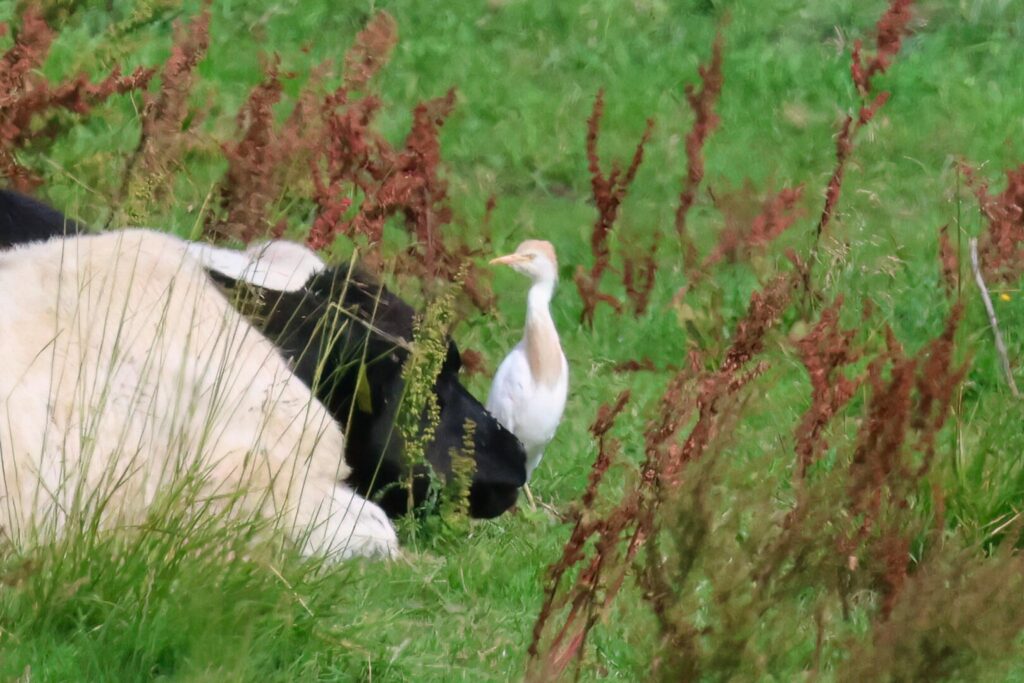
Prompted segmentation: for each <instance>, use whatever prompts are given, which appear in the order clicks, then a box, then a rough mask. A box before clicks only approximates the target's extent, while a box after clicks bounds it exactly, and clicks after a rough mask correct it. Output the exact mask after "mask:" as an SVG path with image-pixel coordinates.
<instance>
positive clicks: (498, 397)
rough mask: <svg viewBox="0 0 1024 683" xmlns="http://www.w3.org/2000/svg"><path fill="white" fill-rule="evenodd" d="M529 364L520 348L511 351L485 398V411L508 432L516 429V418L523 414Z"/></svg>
mask: <svg viewBox="0 0 1024 683" xmlns="http://www.w3.org/2000/svg"><path fill="white" fill-rule="evenodd" d="M530 381H531V380H530V364H529V361H527V359H526V352H525V350H524V349H523V348H522V346H521V345H520V346H516V347H515V348H514V349H512V351H511V352H509V354H508V355H507V356H505V360H503V361H501V365H499V366H498V372H497V373H496V374H495V375H494V382H492V383H491V392H490V394H488V396H487V410H488V412H490V413H491V414H492V415H494V417H496V418H497V419H498V422H500V423H501V424H503V425H504V426H505V428H506V429H508V430H509V431H510V432H512V433H515V432H516V428H517V427H518V424H517V421H518V420H517V418H518V416H519V415H521V414H522V412H523V405H524V403H525V401H527V400H528V394H529V387H530Z"/></svg>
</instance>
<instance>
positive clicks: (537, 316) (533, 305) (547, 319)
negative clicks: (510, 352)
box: [523, 280, 562, 387]
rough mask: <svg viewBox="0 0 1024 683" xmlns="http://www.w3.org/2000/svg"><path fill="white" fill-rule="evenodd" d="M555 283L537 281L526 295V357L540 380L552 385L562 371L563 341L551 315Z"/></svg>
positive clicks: (532, 370) (534, 377)
mask: <svg viewBox="0 0 1024 683" xmlns="http://www.w3.org/2000/svg"><path fill="white" fill-rule="evenodd" d="M554 291H555V283H554V282H551V281H545V280H542V281H539V282H535V283H534V284H533V286H532V287H530V292H529V294H528V295H527V297H526V331H525V334H524V335H523V337H524V341H525V342H526V357H527V360H528V361H529V363H530V374H532V375H533V379H534V381H535V382H537V383H538V384H542V385H545V386H549V387H553V386H555V384H556V383H557V382H558V380H559V378H560V377H561V375H562V345H561V343H560V342H559V340H558V331H557V330H556V329H555V323H554V321H553V320H552V319H551V310H550V308H549V304H550V303H551V296H552V294H554Z"/></svg>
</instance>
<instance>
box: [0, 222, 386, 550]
mask: <svg viewBox="0 0 1024 683" xmlns="http://www.w3.org/2000/svg"><path fill="white" fill-rule="evenodd" d="M0 357H2V358H3V362H2V363H0V530H2V533H3V535H4V536H5V537H6V538H8V539H11V540H13V541H14V542H16V543H19V544H26V543H27V544H31V543H33V542H34V541H37V540H45V539H48V538H54V537H59V536H61V535H62V534H64V533H65V532H66V531H67V530H68V527H69V526H70V525H75V526H76V527H80V526H81V525H83V524H84V525H86V526H85V528H93V527H92V525H93V524H97V525H99V526H100V527H101V528H117V527H135V526H137V525H138V524H139V523H141V522H143V521H144V520H145V519H146V517H147V515H148V514H149V513H150V511H151V510H152V508H153V506H154V505H157V504H160V503H162V502H166V498H167V497H168V496H170V495H174V494H172V493H171V492H174V491H179V492H180V491H186V492H188V493H187V495H186V494H185V493H179V494H177V495H179V496H180V497H181V498H182V500H183V502H185V503H186V504H187V505H188V506H189V507H190V508H195V507H199V508H203V509H207V508H213V509H215V510H218V511H221V512H223V513H224V514H235V513H241V514H242V515H244V516H247V517H248V516H257V517H262V518H265V519H268V520H272V521H274V522H275V523H276V524H278V525H279V526H280V528H281V529H282V530H283V531H284V532H285V533H287V534H289V535H291V536H292V537H293V538H294V540H295V541H296V542H297V544H298V546H299V548H300V549H301V550H302V551H303V552H304V553H306V554H322V555H326V556H327V557H328V558H331V559H342V558H345V557H349V556H352V555H384V556H390V555H393V554H394V553H396V552H397V550H398V542H397V537H396V535H395V531H394V529H393V528H392V526H391V523H390V522H389V520H388V518H387V516H386V514H385V513H384V511H383V510H381V509H380V508H379V507H378V506H377V505H375V504H373V503H371V502H369V501H367V500H365V499H364V498H362V497H361V496H359V495H358V494H356V493H355V492H354V491H353V490H352V489H351V488H349V487H348V486H347V485H345V484H343V483H341V482H342V481H343V480H345V479H346V478H347V477H348V475H349V468H348V467H347V465H346V464H345V462H344V460H343V459H342V458H339V457H338V454H339V453H340V452H342V450H343V449H344V447H345V443H344V437H343V435H342V431H341V429H340V427H339V425H338V424H337V422H336V421H335V420H334V419H333V417H332V415H331V414H330V413H329V412H328V411H327V410H326V409H325V408H324V406H323V405H322V404H321V403H320V402H319V401H318V400H317V399H316V397H315V396H314V395H313V394H312V392H310V390H309V388H308V387H307V386H306V385H305V384H304V383H303V382H302V381H301V380H300V379H299V378H298V377H296V376H295V375H294V374H293V373H292V371H291V369H290V368H289V367H288V363H287V361H285V359H284V358H283V357H282V356H281V355H280V354H279V352H278V350H277V348H276V347H275V346H274V345H273V344H271V343H270V342H269V341H268V340H267V339H266V337H264V336H263V335H262V334H260V333H259V332H258V331H257V330H255V329H254V328H253V327H252V326H251V325H249V323H248V322H247V321H246V320H245V319H244V318H243V317H242V316H241V315H240V314H239V313H238V311H236V310H235V309H234V308H233V307H232V306H231V304H230V303H229V302H228V300H227V299H226V298H225V297H224V295H223V294H222V292H221V291H220V290H219V288H218V287H216V286H215V285H214V283H212V282H211V281H210V278H209V276H208V274H207V273H206V272H205V270H204V269H203V268H202V267H201V265H200V264H199V263H198V262H197V261H196V260H195V259H194V258H192V257H191V256H190V255H189V253H188V245H187V244H186V243H185V242H183V241H182V240H179V239H177V238H175V237H172V236H170V235H167V234H164V233H160V232H155V231H150V230H123V231H118V232H111V233H105V234H100V235H81V236H72V237H68V238H66V239H51V240H48V241H45V242H34V243H31V244H25V245H21V246H18V247H15V248H13V249H7V250H4V251H0Z"/></svg>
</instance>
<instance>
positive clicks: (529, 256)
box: [526, 254, 537, 261]
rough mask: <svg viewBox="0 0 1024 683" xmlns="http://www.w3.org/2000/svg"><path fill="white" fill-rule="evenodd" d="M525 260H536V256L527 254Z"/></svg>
mask: <svg viewBox="0 0 1024 683" xmlns="http://www.w3.org/2000/svg"><path fill="white" fill-rule="evenodd" d="M526 258H528V259H530V260H531V261H532V260H533V259H535V258H537V255H536V254H527V255H526Z"/></svg>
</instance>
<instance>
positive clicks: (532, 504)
mask: <svg viewBox="0 0 1024 683" xmlns="http://www.w3.org/2000/svg"><path fill="white" fill-rule="evenodd" d="M523 493H525V494H526V500H528V501H530V509H531V510H536V509H537V503H535V502H534V500H533V491H531V490H530V485H529V484H523Z"/></svg>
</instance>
